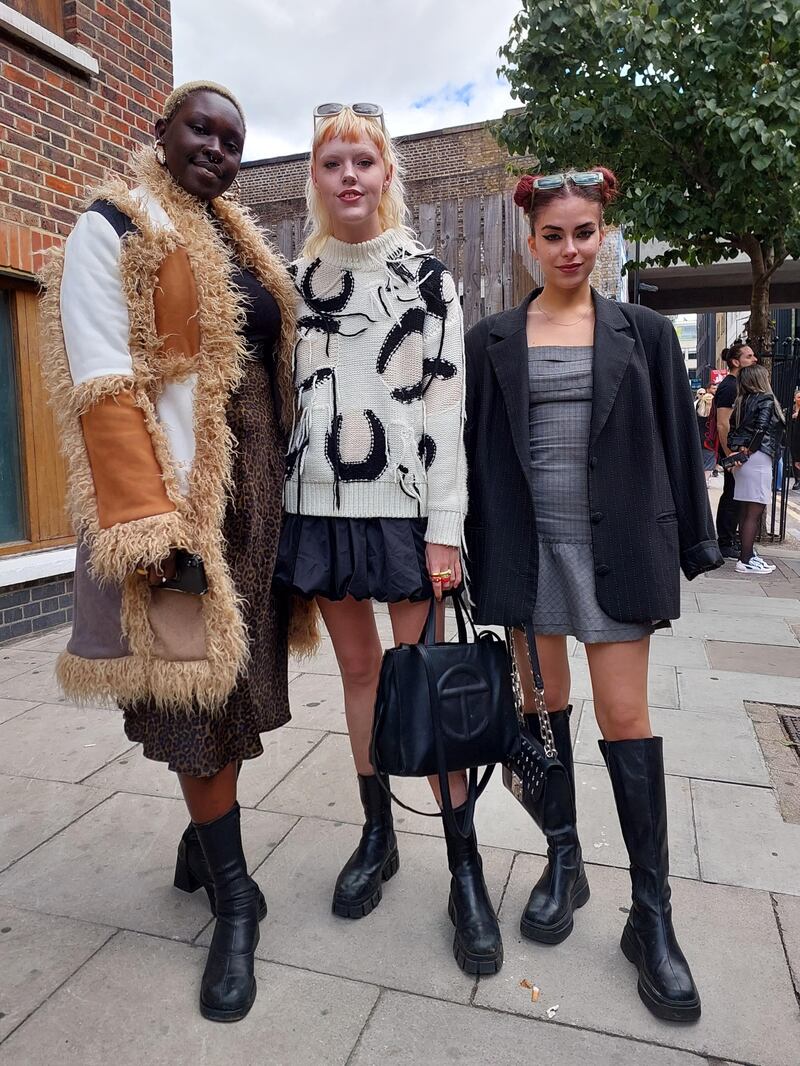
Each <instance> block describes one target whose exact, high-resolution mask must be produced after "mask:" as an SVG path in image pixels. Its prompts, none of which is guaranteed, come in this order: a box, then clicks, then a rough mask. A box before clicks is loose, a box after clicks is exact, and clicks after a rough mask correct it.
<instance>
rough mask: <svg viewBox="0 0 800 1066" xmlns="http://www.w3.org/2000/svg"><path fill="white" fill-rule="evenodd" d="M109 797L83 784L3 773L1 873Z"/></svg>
mask: <svg viewBox="0 0 800 1066" xmlns="http://www.w3.org/2000/svg"><path fill="white" fill-rule="evenodd" d="M108 795H109V792H108V791H100V790H98V789H92V788H86V787H85V786H84V785H71V784H66V783H65V782H63V781H37V780H36V779H35V778H31V777H8V776H7V775H5V774H0V870H2V869H4V868H5V867H6V866H8V865H9V864H10V863H12V862H15V861H16V860H17V859H19V858H21V857H22V856H23V855H27V853H28V852H29V851H32V850H33V849H34V848H35V847H38V845H39V844H41V843H42V842H43V841H45V840H47V839H48V838H49V837H51V836H53V834H54V833H57V832H59V830H61V829H63V828H64V827H65V826H67V825H69V824H70V822H74V821H75V819H76V818H80V817H81V815H83V814H86V812H87V811H89V810H91V809H92V807H96V806H97V805H98V804H99V803H102V802H103V800H104V799H106V798H107V796H108Z"/></svg>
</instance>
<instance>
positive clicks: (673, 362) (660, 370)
mask: <svg viewBox="0 0 800 1066" xmlns="http://www.w3.org/2000/svg"><path fill="white" fill-rule="evenodd" d="M653 375H654V392H655V403H656V414H657V418H658V422H659V429H660V432H661V438H662V440H663V442H664V456H665V459H666V463H667V474H668V476H669V481H670V487H671V489H672V497H673V499H674V501H675V511H676V514H677V519H678V536H679V544H680V560H681V569H682V570H683V572H684V574H685V575H686V577H687V578H688V579H689V580H690V581H691V580H692V578H695V577H697V576H698V575H699V574H702V573H704V572H705V571H707V570H716V569H717V567H719V566H722V565H723V564H724V562H725V560H724V559H723V558H722V554H721V552H720V550H719V545H718V544H717V539H716V534H715V530H714V523H713V520H712V517H711V508H710V506H709V503H708V491H707V489H706V481H705V474H704V472H703V457H702V453H701V451H700V440H699V437H698V435H697V423H696V420H695V411H694V404H693V403H692V391H691V389H690V387H689V379H688V377H687V375H686V365H685V363H684V361H683V352H682V351H681V346H680V343H679V341H678V337H677V334H676V333H675V329H674V327H673V325H672V323H671V322H670V321H669V320H668V319H665V320H664V325H663V328H662V331H661V335H660V337H659V341H658V349H657V352H656V360H655V366H654V368H653Z"/></svg>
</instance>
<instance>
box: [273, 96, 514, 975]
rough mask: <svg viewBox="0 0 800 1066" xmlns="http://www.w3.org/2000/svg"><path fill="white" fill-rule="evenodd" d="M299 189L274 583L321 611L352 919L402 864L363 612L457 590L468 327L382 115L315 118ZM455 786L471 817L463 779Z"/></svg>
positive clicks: (453, 905) (398, 608)
mask: <svg viewBox="0 0 800 1066" xmlns="http://www.w3.org/2000/svg"><path fill="white" fill-rule="evenodd" d="M306 193H307V199H308V235H307V240H306V244H305V247H304V249H303V253H302V255H301V256H300V258H299V259H298V261H297V262H296V263H295V264H294V267H293V270H294V278H295V287H296V289H297V293H298V335H299V339H298V341H297V346H296V349H295V386H296V388H297V399H298V405H299V408H300V417H299V421H298V424H297V427H296V429H295V432H294V435H293V439H292V442H291V445H290V449H289V456H288V473H287V481H286V490H285V500H284V502H285V508H286V512H287V513H286V518H285V523H284V528H283V532H282V536H281V543H280V548H279V553H278V564H277V569H276V576H277V578H278V580H280V581H282V582H283V583H284V584H285V585H286V586H287V587H288V588H290V589H291V590H292V591H294V592H295V593H299V594H300V595H302V596H305V597H307V598H309V599H310V598H314V599H316V602H317V604H318V605H319V608H320V610H321V612H322V617H323V619H324V621H325V625H326V626H327V629H328V632H329V634H330V636H331V640H332V642H333V647H334V650H335V652H336V657H337V660H338V663H339V668H340V670H341V676H342V685H343V687H344V701H345V712H346V715H347V725H348V730H349V733H350V744H351V747H352V753H353V760H354V763H355V768H356V771H357V774H358V785H359V791H360V794H361V801H362V805H363V808H364V816H365V822H364V830H363V834H362V838H361V842H360V843H359V846H358V848H357V849H356V851H355V852H354V853H353V855H352V856H351V858H350V859H349V860H348V862H347V863H346V865H345V867H344V869H343V870H342V871H341V873H340V874H339V877H338V879H337V881H336V886H335V888H334V893H333V911H334V913H336V914H338V915H341V916H343V917H348V918H362V917H364V916H365V915H367V914H369V913H370V912H371V911H372V910H373V908H374V907H376V906H377V905H378V903H379V902H380V900H381V896H382V883H383V882H384V881H387V880H388V879H389V878H390V877H392V876H393V875H394V874H395V873H396V872H397V869H398V865H399V854H398V847H397V839H396V837H395V833H394V828H393V825H392V812H391V807H390V801H389V797H388V794H387V792H386V787H385V786H386V785H387V782H386V781H380V780H379V779H378V778H377V777H376V775H375V772H374V769H373V767H372V765H371V763H370V755H369V744H370V733H371V728H372V717H373V705H374V701H375V692H376V687H377V681H378V673H379V669H380V662H381V654H382V649H381V643H380V639H379V637H378V630H377V628H376V625H375V617H374V613H373V606H372V601H378V602H383V603H388V605H389V614H390V616H391V622H392V631H393V635H394V639H395V641H396V642H397V643H401V642H403V643H415V642H416V641H417V640H418V639H419V635H420V632H421V630H422V627H423V623H424V621H425V617H426V615H427V613H428V608H429V603H430V599H431V597H432V596H436V597H437V598H439V597H441V594H442V592H443V591H445V590H447V589H451V588H455V587H456V586H458V585H459V583H460V581H461V566H460V561H459V545H460V544H461V538H462V530H463V523H464V512H465V510H466V502H467V500H466V467H465V460H464V445H463V440H462V424H463V419H464V347H463V327H462V319H461V310H460V307H459V301H458V296H457V293H456V289H455V285H454V283H453V279H452V277H451V275H450V274H449V273H448V272H447V270H446V269H445V267H444V266H443V265H442V264H441V263H440V262H439V261H438V260H436V259H434V258H433V257H432V256H431V255H429V254H428V253H427V252H426V251H425V250H424V249H423V248H422V246H421V245H420V244H419V242H418V241H417V240H416V238H415V235H414V233H413V231H412V230H411V229H409V227H408V225H407V221H406V220H407V211H406V206H405V200H404V194H403V185H402V173H401V167H400V164H399V160H398V157H397V154H396V152H395V149H394V147H393V146H392V142H391V140H390V139H389V137H388V135H387V132H386V128H385V124H384V118H383V111H382V109H381V108H380V107H379V106H378V105H375V104H353V105H352V106H344V105H342V104H323V105H321V106H319V107H317V108H316V110H315V113H314V138H313V143H312V149H311V161H310V171H309V177H308V183H307V186H306ZM433 787H434V790H435V786H433ZM451 792H452V796H453V801H454V804H455V805H463V803H464V800H465V795H466V794H465V786H464V781H463V779H462V778H461V776H460V775H453V776H452V780H451ZM445 835H446V836H447V853H448V859H449V865H450V869H451V871H452V875H453V876H452V881H451V894H450V901H449V909H450V914H451V916H452V917H453V921H454V922H455V925H456V933H455V942H454V954H455V956H456V959H457V961H458V963H459V965H460V966H461V968H462V969H463V970H465V971H467V972H469V973H494V972H496V971H497V970H498V969H499V968H500V965H501V963H502V943H501V940H500V931H499V928H498V925H497V920H496V917H495V914H494V910H493V909H492V904H491V902H490V900H489V897H488V893H487V891H486V885H485V883H484V880H483V874H482V870H481V862H480V858H479V855H478V849H477V842H476V839H475V834H474V832H473V833H472V835H471V837H469V838H468V839H467V840H460V839H459V840H454V839H451V836H450V834H449V833H448V830H447V826H446V825H445Z"/></svg>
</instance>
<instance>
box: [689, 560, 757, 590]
mask: <svg viewBox="0 0 800 1066" xmlns="http://www.w3.org/2000/svg"><path fill="white" fill-rule="evenodd" d="M725 575H726V576H725V577H713V578H709V577H705V578H701V577H698V578H695V580H694V581H692V583H691V587H692V591H693V592H695V593H696V594H697V595H698V596H707V595H718V596H762V597H763V596H766V592H764V590H763V588H762V587H761V585H760V584H759V583H758V582H757V581H754V580H753V578H752V577H751V576H750V575H749V574H737V573H736V571H735V570H734V569H733V567H731V569H730V570H728V568H727V567H726V568H725Z"/></svg>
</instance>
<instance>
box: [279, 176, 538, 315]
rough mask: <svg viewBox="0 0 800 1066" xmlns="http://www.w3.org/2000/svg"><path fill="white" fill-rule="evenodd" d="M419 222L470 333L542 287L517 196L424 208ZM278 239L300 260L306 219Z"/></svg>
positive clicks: (291, 223)
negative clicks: (449, 279)
mask: <svg viewBox="0 0 800 1066" xmlns="http://www.w3.org/2000/svg"><path fill="white" fill-rule="evenodd" d="M413 220H414V226H415V228H416V230H417V233H418V234H419V238H420V240H421V241H422V243H423V244H424V245H425V247H426V248H431V249H433V251H434V254H435V255H436V256H437V257H438V258H439V259H441V261H442V262H443V263H444V264H445V265H446V266H447V268H448V270H450V272H451V273H452V275H453V277H454V278H455V282H456V286H457V288H458V291H459V293H460V294H461V302H462V306H463V310H464V326H465V328H466V329H469V328H470V326H474V325H475V323H476V322H478V321H479V320H480V319H481V318H483V317H484V316H485V315H491V314H494V313H495V312H497V311H503V310H505V309H506V308H508V307H514V306H515V305H516V304H518V303H519V302H520V300H521V299H522V298H523V296H524V295H525V294H526V293H527V292H530V290H531V289H532V288H533V287H534V286H535V285H537V284H540V277H541V275H540V273H539V267H538V264H537V263H536V262H535V260H534V259H533V258H532V256H531V254H530V252H529V250H528V233H529V229H528V224H527V220H526V219H525V216H524V215H523V213H522V211H520V210H519V208H518V207H516V206H515V205H514V202H513V200H512V198H511V193H507V194H505V195H496V196H482V197H481V196H472V197H469V198H468V199H466V200H463V201H460V202H459V201H458V200H442V201H440V202H439V203H435V204H419V205H418V206H416V207H415V208H414V211H413ZM275 239H276V243H277V245H278V247H279V248H280V250H281V252H283V254H284V255H285V256H286V258H287V259H289V260H292V259H296V258H297V256H298V255H299V254H300V248H301V247H302V244H303V219H301V218H300V219H287V220H286V221H283V222H279V223H278V224H277V226H276V227H275Z"/></svg>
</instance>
